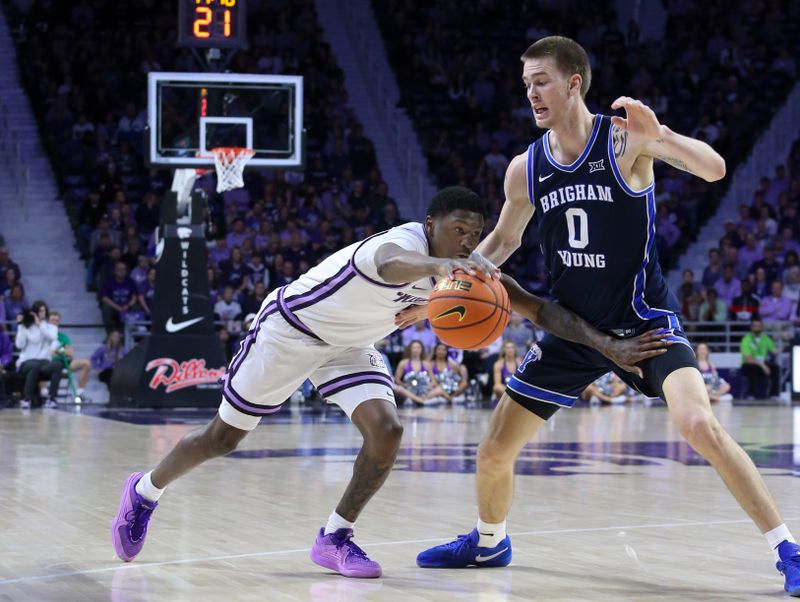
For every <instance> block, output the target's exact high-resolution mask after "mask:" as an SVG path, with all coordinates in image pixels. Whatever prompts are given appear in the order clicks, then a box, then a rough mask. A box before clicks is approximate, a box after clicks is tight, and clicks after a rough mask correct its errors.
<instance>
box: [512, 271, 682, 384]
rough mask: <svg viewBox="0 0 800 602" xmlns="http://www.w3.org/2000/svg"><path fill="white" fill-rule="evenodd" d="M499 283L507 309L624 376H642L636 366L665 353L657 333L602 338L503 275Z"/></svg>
mask: <svg viewBox="0 0 800 602" xmlns="http://www.w3.org/2000/svg"><path fill="white" fill-rule="evenodd" d="M500 281H501V282H502V283H503V285H504V286H505V287H506V290H507V291H508V298H509V300H510V301H511V308H512V309H513V310H514V311H517V312H519V313H521V314H522V315H523V316H525V317H526V318H528V319H529V320H530V321H531V322H533V323H534V324H536V325H537V326H539V327H540V328H543V329H544V330H546V331H547V332H549V333H551V334H554V335H555V336H557V337H559V338H561V339H565V340H567V341H572V342H573V343H580V344H581V345H586V346H587V347H592V348H593V349H597V351H599V352H600V353H602V354H603V355H604V356H605V357H607V358H608V359H610V360H611V361H612V362H614V363H615V364H617V365H618V366H619V367H620V368H622V369H623V370H625V371H626V372H633V373H635V374H638V375H639V376H642V370H641V368H638V367H637V366H636V364H638V363H639V362H641V361H642V360H646V359H648V358H651V357H655V356H657V355H661V354H662V353H665V352H666V351H667V347H669V345H670V343H669V342H667V341H664V340H663V339H662V335H661V334H660V333H659V332H658V331H650V332H646V333H644V334H642V335H639V336H637V337H632V338H630V339H617V338H614V337H612V336H609V335H607V334H603V333H602V332H600V331H599V330H597V329H596V328H594V327H593V326H592V325H591V324H589V323H588V322H587V321H586V320H584V319H583V318H581V317H580V316H578V315H576V314H574V313H572V312H571V311H569V310H568V309H564V308H563V307H561V306H560V305H558V304H557V303H553V302H552V301H546V300H544V299H541V298H539V297H537V296H536V295H532V294H530V293H529V292H527V291H526V290H524V289H523V288H522V287H521V286H520V285H519V284H517V282H516V280H514V279H513V278H511V277H510V276H508V275H507V274H503V275H502V276H501V277H500Z"/></svg>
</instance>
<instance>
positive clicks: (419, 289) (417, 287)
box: [411, 284, 430, 293]
mask: <svg viewBox="0 0 800 602" xmlns="http://www.w3.org/2000/svg"><path fill="white" fill-rule="evenodd" d="M411 288H413V289H414V290H415V291H425V292H426V293H427V292H430V289H427V288H423V287H419V286H417V285H416V284H412V285H411Z"/></svg>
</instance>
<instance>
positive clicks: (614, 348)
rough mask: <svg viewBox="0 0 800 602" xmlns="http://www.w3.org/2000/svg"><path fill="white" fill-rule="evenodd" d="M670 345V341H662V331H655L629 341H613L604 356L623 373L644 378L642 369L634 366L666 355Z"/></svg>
mask: <svg viewBox="0 0 800 602" xmlns="http://www.w3.org/2000/svg"><path fill="white" fill-rule="evenodd" d="M670 345H672V341H667V340H665V339H664V330H663V329H656V330H650V331H648V332H645V333H644V334H640V335H639V336H636V337H631V338H629V339H614V340H613V341H612V342H611V344H610V345H609V346H608V349H607V350H606V351H605V354H604V355H605V356H606V357H607V358H608V359H610V360H611V361H612V362H614V363H615V364H616V365H617V366H619V367H620V368H622V369H623V370H625V372H633V373H634V374H636V375H637V376H638V377H639V378H644V373H643V372H642V369H641V368H639V367H638V366H637V365H636V364H638V363H639V362H641V361H643V360H646V359H650V358H651V357H656V356H659V355H661V354H664V353H666V352H667V349H668V348H669V347H670Z"/></svg>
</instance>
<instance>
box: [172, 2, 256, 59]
mask: <svg viewBox="0 0 800 602" xmlns="http://www.w3.org/2000/svg"><path fill="white" fill-rule="evenodd" d="M178 5H179V7H180V8H179V10H178V46H189V47H195V48H247V31H246V22H247V20H246V15H247V0H180V1H179V3H178Z"/></svg>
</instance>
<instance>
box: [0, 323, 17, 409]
mask: <svg viewBox="0 0 800 602" xmlns="http://www.w3.org/2000/svg"><path fill="white" fill-rule="evenodd" d="M13 359H14V347H13V345H12V344H11V339H9V338H8V335H7V334H6V333H5V331H4V330H2V329H0V407H2V404H3V403H5V402H6V398H7V397H8V395H7V394H6V374H8V373H11V372H14V366H13V363H12V362H13Z"/></svg>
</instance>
